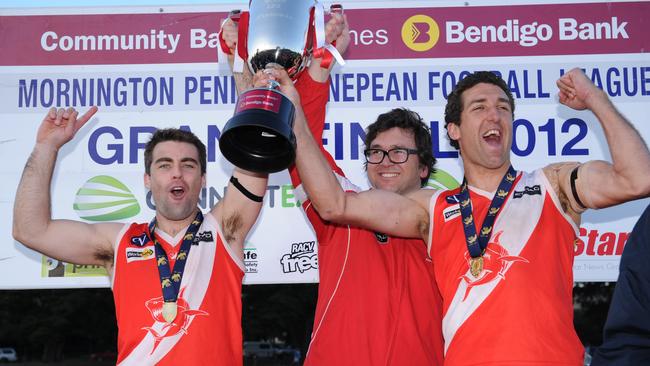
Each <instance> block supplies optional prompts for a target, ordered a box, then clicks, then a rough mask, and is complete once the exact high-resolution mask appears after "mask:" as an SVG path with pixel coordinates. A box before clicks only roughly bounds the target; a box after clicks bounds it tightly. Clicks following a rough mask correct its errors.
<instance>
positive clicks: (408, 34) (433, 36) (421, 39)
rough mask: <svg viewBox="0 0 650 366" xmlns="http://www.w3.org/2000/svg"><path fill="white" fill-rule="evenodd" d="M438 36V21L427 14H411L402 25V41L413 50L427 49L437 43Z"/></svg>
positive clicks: (421, 50)
mask: <svg viewBox="0 0 650 366" xmlns="http://www.w3.org/2000/svg"><path fill="white" fill-rule="evenodd" d="M439 38H440V28H439V27H438V23H436V21H435V20H433V19H432V18H431V17H429V16H427V15H422V14H417V15H413V16H412V17H410V18H408V19H406V21H405V22H404V24H403V25H402V41H403V42H404V44H405V45H406V47H408V48H410V49H412V50H413V51H417V52H424V51H428V50H430V49H431V48H433V46H435V45H436V43H438V39H439Z"/></svg>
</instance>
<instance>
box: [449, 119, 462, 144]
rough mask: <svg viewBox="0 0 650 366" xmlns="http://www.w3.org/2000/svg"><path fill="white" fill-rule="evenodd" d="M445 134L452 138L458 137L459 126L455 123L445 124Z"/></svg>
mask: <svg viewBox="0 0 650 366" xmlns="http://www.w3.org/2000/svg"><path fill="white" fill-rule="evenodd" d="M447 134H448V135H449V137H450V138H451V139H452V140H458V139H459V138H460V126H459V125H458V124H457V123H449V124H447Z"/></svg>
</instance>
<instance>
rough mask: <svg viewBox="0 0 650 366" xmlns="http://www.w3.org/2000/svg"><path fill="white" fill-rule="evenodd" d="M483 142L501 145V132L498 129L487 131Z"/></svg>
mask: <svg viewBox="0 0 650 366" xmlns="http://www.w3.org/2000/svg"><path fill="white" fill-rule="evenodd" d="M483 140H485V141H486V142H487V143H489V144H499V143H501V131H499V130H497V129H491V130H487V131H486V132H485V133H484V134H483Z"/></svg>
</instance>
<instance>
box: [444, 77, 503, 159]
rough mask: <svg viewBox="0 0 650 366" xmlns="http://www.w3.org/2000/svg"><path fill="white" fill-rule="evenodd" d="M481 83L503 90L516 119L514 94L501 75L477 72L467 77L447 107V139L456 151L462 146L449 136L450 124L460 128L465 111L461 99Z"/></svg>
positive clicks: (455, 89) (455, 91) (450, 98)
mask: <svg viewBox="0 0 650 366" xmlns="http://www.w3.org/2000/svg"><path fill="white" fill-rule="evenodd" d="M480 83H486V84H493V85H496V86H498V87H499V88H501V90H503V91H504V92H505V93H506V95H507V96H508V101H509V102H510V110H511V111H512V117H513V118H514V116H515V100H514V98H513V97H512V92H511V91H510V88H508V85H507V84H506V82H505V81H504V80H503V79H502V78H501V77H500V76H499V75H497V74H495V73H493V72H491V71H477V72H475V73H473V74H470V75H468V76H466V77H465V78H463V79H462V80H460V81H459V82H458V84H456V87H455V88H454V90H453V91H452V92H451V94H449V97H448V98H447V106H446V107H445V129H447V137H448V138H449V143H450V144H451V146H453V147H455V148H456V150H460V145H458V141H456V140H454V139H452V138H451V137H450V136H449V129H448V128H447V127H448V126H449V124H450V123H453V124H456V125H459V126H460V114H461V112H462V111H463V100H462V98H461V97H462V95H463V93H464V92H465V90H467V89H469V88H471V87H473V86H475V85H476V84H480Z"/></svg>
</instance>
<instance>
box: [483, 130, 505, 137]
mask: <svg viewBox="0 0 650 366" xmlns="http://www.w3.org/2000/svg"><path fill="white" fill-rule="evenodd" d="M490 136H497V137H500V136H501V132H499V130H489V131H487V132H486V133H484V134H483V137H490Z"/></svg>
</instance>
